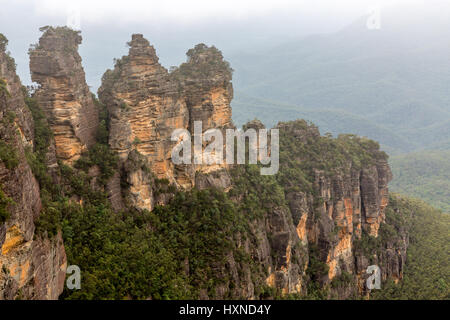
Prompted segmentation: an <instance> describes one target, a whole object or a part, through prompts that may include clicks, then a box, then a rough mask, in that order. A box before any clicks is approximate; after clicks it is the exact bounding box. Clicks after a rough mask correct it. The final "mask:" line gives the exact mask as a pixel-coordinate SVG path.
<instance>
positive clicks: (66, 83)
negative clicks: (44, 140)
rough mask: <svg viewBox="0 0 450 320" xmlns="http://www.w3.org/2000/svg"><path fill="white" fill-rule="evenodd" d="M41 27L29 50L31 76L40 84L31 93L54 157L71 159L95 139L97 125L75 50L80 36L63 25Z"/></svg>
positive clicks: (90, 97)
mask: <svg viewBox="0 0 450 320" xmlns="http://www.w3.org/2000/svg"><path fill="white" fill-rule="evenodd" d="M41 30H42V31H44V34H43V35H42V37H41V38H40V40H39V43H38V44H37V45H36V46H35V47H34V48H33V49H31V50H30V52H29V53H30V70H31V78H32V80H33V81H34V82H37V83H38V84H39V85H40V87H39V89H38V90H37V92H36V94H35V97H36V98H37V100H38V103H39V105H40V106H41V107H42V108H43V110H44V111H45V113H46V115H47V119H48V121H49V124H50V126H51V128H52V130H53V133H54V137H55V145H56V154H57V156H58V158H59V159H61V160H63V161H64V162H67V163H73V162H74V161H75V160H77V159H78V158H79V157H80V154H81V153H82V152H83V151H86V150H87V148H88V147H90V146H92V145H93V144H94V143H95V134H96V132H97V128H98V110H97V108H96V107H95V104H94V102H93V100H92V95H91V93H90V91H89V87H88V86H87V84H86V80H85V74H84V70H83V67H82V65H81V57H80V55H79V54H78V45H79V44H80V43H81V36H80V35H79V33H78V32H75V31H73V30H70V29H68V28H66V27H57V28H53V27H45V28H43V29H41Z"/></svg>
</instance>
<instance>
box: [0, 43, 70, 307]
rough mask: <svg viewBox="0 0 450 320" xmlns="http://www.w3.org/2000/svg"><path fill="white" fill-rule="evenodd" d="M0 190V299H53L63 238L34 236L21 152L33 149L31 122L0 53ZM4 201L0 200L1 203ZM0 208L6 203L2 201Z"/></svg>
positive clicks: (59, 283) (33, 205)
mask: <svg viewBox="0 0 450 320" xmlns="http://www.w3.org/2000/svg"><path fill="white" fill-rule="evenodd" d="M0 81H4V82H5V83H6V88H7V91H8V93H5V92H3V93H2V92H0V123H1V124H0V139H1V144H2V146H1V147H2V148H3V151H5V150H8V152H7V154H5V153H2V159H1V161H0V190H1V191H2V193H3V194H4V197H7V198H9V199H10V200H11V201H10V202H9V203H7V204H6V211H7V212H8V213H9V217H6V221H4V220H5V219H3V220H0V265H1V270H0V299H14V298H24V299H57V298H58V296H59V294H60V293H61V292H62V289H63V283H64V279H65V268H66V255H65V251H64V246H63V244H62V237H61V235H58V236H57V237H55V239H53V240H52V241H50V240H48V239H42V238H40V237H34V231H35V225H34V221H35V220H36V218H38V216H39V214H40V210H41V199H40V191H39V184H38V182H37V181H36V179H35V178H34V175H33V173H32V171H31V169H30V166H29V165H28V163H27V160H26V157H25V148H26V147H31V148H32V146H33V139H34V136H33V120H32V117H31V114H30V111H29V110H28V108H27V107H26V105H25V103H24V96H23V93H22V85H21V83H20V80H19V78H18V77H17V75H16V73H15V70H14V61H13V60H12V59H11V58H10V57H9V56H7V55H6V54H5V52H4V50H0ZM3 200H4V199H3ZM2 205H5V203H2Z"/></svg>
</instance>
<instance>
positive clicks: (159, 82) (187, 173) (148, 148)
mask: <svg viewBox="0 0 450 320" xmlns="http://www.w3.org/2000/svg"><path fill="white" fill-rule="evenodd" d="M128 45H129V47H130V50H129V55H128V56H124V57H123V58H122V59H120V60H117V62H116V65H115V68H114V70H108V71H107V72H106V73H105V74H104V76H103V79H102V80H103V81H102V86H101V88H100V89H99V98H100V100H101V102H102V103H103V104H104V105H106V107H107V109H108V111H109V114H110V128H109V129H110V135H109V144H110V146H111V148H112V149H113V150H114V151H117V152H118V154H119V156H120V158H121V160H122V162H123V163H124V162H126V161H127V159H128V157H129V155H130V153H131V151H132V150H136V151H137V152H138V153H140V154H142V155H143V156H144V157H145V158H146V161H147V162H148V167H149V168H150V170H151V171H152V173H153V174H154V175H155V177H156V178H158V179H167V180H169V181H170V183H173V184H175V185H177V186H179V187H181V188H184V189H190V188H192V187H193V186H194V185H195V171H198V170H201V169H204V168H205V167H204V166H197V167H195V166H186V165H174V164H173V162H172V161H171V151H172V149H173V147H174V146H175V144H176V142H173V141H171V135H172V132H173V131H174V130H175V129H188V130H189V131H190V132H191V134H192V135H193V133H194V131H193V123H194V121H197V120H198V121H202V122H203V128H202V131H203V132H204V131H206V130H207V129H209V128H226V127H231V126H232V122H231V107H230V102H231V98H232V85H231V69H230V68H229V66H228V63H226V62H224V61H223V57H222V55H221V53H220V51H218V50H217V49H215V48H213V47H212V48H208V47H206V46H205V45H198V46H197V47H196V48H194V49H191V50H189V51H188V54H187V55H188V58H189V59H188V62H186V63H184V64H182V65H181V66H180V68H178V69H177V70H175V71H173V72H172V73H169V72H168V71H167V70H166V69H165V68H164V67H162V66H161V65H160V64H159V62H158V57H157V55H156V52H155V49H154V48H153V46H151V45H150V44H149V42H148V41H147V40H146V39H145V38H144V37H143V36H142V35H140V34H135V35H133V36H132V40H131V42H129V43H128ZM126 167H130V166H126ZM222 167H224V166H214V168H208V170H207V171H212V170H213V169H215V170H217V169H220V168H222ZM128 173H129V174H128V175H127V171H126V170H125V172H123V174H122V177H123V176H126V177H123V178H124V179H125V180H127V182H128V184H129V188H128V189H129V194H130V195H131V203H132V204H134V205H135V206H136V207H137V208H140V209H149V210H151V209H152V208H153V205H154V202H155V200H154V199H153V197H152V195H151V194H152V191H151V188H152V185H151V184H152V183H151V182H150V180H149V178H146V177H145V173H144V172H142V171H141V170H137V171H136V170H135V171H133V172H132V173H130V172H129V170H128Z"/></svg>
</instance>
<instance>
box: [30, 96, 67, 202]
mask: <svg viewBox="0 0 450 320" xmlns="http://www.w3.org/2000/svg"><path fill="white" fill-rule="evenodd" d="M25 103H26V105H27V107H28V109H30V111H31V115H32V117H33V120H34V150H30V149H29V148H27V149H25V155H26V157H27V161H28V164H29V165H30V167H31V170H32V171H33V174H34V176H35V177H36V179H37V180H38V182H39V184H40V187H41V189H43V190H47V191H48V192H50V193H51V194H55V195H56V194H59V187H58V186H57V185H55V184H54V182H53V179H52V178H51V176H50V175H49V174H48V168H47V164H46V163H47V161H46V158H47V152H48V148H49V147H50V141H52V139H53V133H52V131H51V129H50V127H49V125H48V123H47V119H46V118H45V115H44V113H43V112H42V110H41V109H40V108H39V106H38V104H37V101H36V99H34V98H31V97H30V96H26V97H25Z"/></svg>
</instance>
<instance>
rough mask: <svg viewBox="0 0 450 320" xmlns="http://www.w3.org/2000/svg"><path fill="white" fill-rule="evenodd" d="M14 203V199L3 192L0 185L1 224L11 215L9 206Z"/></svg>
mask: <svg viewBox="0 0 450 320" xmlns="http://www.w3.org/2000/svg"><path fill="white" fill-rule="evenodd" d="M13 204H14V201H13V200H12V199H11V198H9V197H8V196H7V195H6V194H5V193H4V192H3V190H2V188H1V185H0V224H2V223H4V222H5V221H7V220H8V219H9V217H10V216H11V213H10V212H9V210H8V207H9V206H10V205H13Z"/></svg>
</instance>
